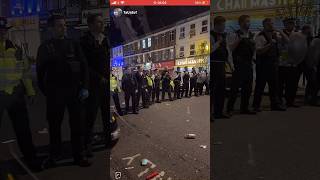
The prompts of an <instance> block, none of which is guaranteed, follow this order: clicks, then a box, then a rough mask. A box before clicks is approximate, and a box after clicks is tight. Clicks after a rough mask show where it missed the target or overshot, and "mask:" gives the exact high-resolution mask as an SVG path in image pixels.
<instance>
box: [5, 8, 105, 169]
mask: <svg viewBox="0 0 320 180" xmlns="http://www.w3.org/2000/svg"><path fill="white" fill-rule="evenodd" d="M87 22H88V26H89V31H88V32H87V33H86V34H85V35H84V36H83V37H81V39H80V40H74V39H70V38H68V37H67V34H66V29H67V28H66V20H65V17H64V16H63V15H58V14H55V15H52V16H51V17H50V18H49V19H48V26H49V30H50V32H51V35H52V37H51V38H50V39H48V40H46V41H43V42H42V43H41V45H40V47H39V48H38V54H37V59H36V74H37V84H36V85H37V86H38V88H39V90H40V92H41V93H42V94H43V95H44V96H45V100H46V117H43V121H45V119H46V120H47V122H48V133H49V147H50V148H49V149H50V150H49V155H48V157H47V158H45V159H44V158H39V156H38V155H37V148H36V147H35V145H34V143H33V138H32V133H31V129H30V119H29V118H30V117H29V112H28V108H27V102H26V100H25V96H28V98H29V100H30V102H32V99H34V97H35V95H36V94H38V93H40V92H37V89H36V88H34V87H33V85H35V83H33V82H32V78H31V77H32V76H31V66H30V63H29V60H28V58H27V55H26V54H24V53H23V51H22V49H21V48H20V47H18V46H16V45H15V44H14V43H12V42H11V41H10V40H9V39H8V38H7V36H6V35H7V32H8V30H9V29H10V27H9V26H8V23H7V19H6V18H0V120H1V118H2V115H3V112H4V111H5V110H7V111H8V114H9V118H10V120H11V121H12V124H13V129H14V131H15V133H16V137H17V143H18V145H19V147H20V150H21V153H22V154H23V157H24V158H23V159H24V162H25V164H26V165H27V166H28V167H29V168H30V169H31V170H33V171H41V170H43V169H46V168H51V167H55V166H56V165H57V163H58V162H59V161H60V160H63V159H64V158H65V154H64V153H63V152H64V151H63V149H62V137H61V136H62V135H61V126H62V121H63V119H64V113H65V110H66V109H67V110H68V114H69V127H70V135H71V147H72V155H73V160H74V165H78V166H81V167H88V166H90V165H91V162H90V160H89V159H90V158H92V157H93V136H94V133H93V128H94V124H95V120H96V118H97V112H98V109H101V117H102V121H103V127H104V134H105V137H104V139H105V144H106V147H108V145H109V144H110V142H111V132H110V126H111V125H110V121H109V119H110V118H109V117H108V116H109V115H108V112H109V111H108V109H109V107H108V106H109V104H108V99H109V97H108V95H109V94H108V90H109V77H108V73H107V72H106V70H108V67H109V63H108V59H110V56H109V50H110V46H109V42H108V39H107V37H106V36H105V35H104V32H105V23H104V20H103V18H102V17H101V15H97V14H93V15H90V16H89V17H88V19H87ZM0 122H1V121H0Z"/></svg>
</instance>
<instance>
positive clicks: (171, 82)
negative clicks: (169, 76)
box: [170, 80, 174, 88]
mask: <svg viewBox="0 0 320 180" xmlns="http://www.w3.org/2000/svg"><path fill="white" fill-rule="evenodd" d="M170 85H171V86H172V88H174V82H173V81H172V80H170Z"/></svg>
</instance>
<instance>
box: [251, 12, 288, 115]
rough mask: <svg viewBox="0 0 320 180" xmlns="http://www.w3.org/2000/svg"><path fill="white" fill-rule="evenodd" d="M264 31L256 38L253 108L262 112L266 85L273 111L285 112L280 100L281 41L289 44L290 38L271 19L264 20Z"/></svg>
mask: <svg viewBox="0 0 320 180" xmlns="http://www.w3.org/2000/svg"><path fill="white" fill-rule="evenodd" d="M263 27H264V29H263V31H261V32H260V33H259V34H258V36H257V37H256V40H255V41H256V49H257V50H256V52H257V63H256V73H257V78H256V87H255V92H254V100H253V108H254V110H255V111H256V112H259V111H261V109H260V105H261V100H262V96H263V93H264V89H265V86H266V83H268V87H269V97H270V102H271V110H273V111H285V110H286V109H285V108H284V107H282V106H281V102H280V99H279V93H278V92H279V89H278V85H279V82H278V80H279V57H280V52H279V51H280V50H279V44H280V43H281V41H286V42H288V41H289V39H288V36H287V35H286V34H285V33H283V31H279V30H275V29H274V25H273V21H272V19H270V18H266V19H264V20H263Z"/></svg>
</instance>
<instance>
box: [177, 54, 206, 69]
mask: <svg viewBox="0 0 320 180" xmlns="http://www.w3.org/2000/svg"><path fill="white" fill-rule="evenodd" d="M209 58H210V56H208V55H205V56H195V57H188V58H179V59H176V61H175V68H174V69H175V70H176V71H180V72H181V71H184V68H185V67H187V68H188V71H189V72H191V71H192V68H195V69H196V71H199V70H200V71H202V70H207V71H209V67H210V64H209Z"/></svg>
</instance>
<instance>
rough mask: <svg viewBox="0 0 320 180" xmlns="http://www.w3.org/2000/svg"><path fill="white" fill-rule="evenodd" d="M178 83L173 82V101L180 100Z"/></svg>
mask: <svg viewBox="0 0 320 180" xmlns="http://www.w3.org/2000/svg"><path fill="white" fill-rule="evenodd" d="M180 93H181V92H180V82H179V81H177V82H174V94H173V97H174V99H180Z"/></svg>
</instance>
